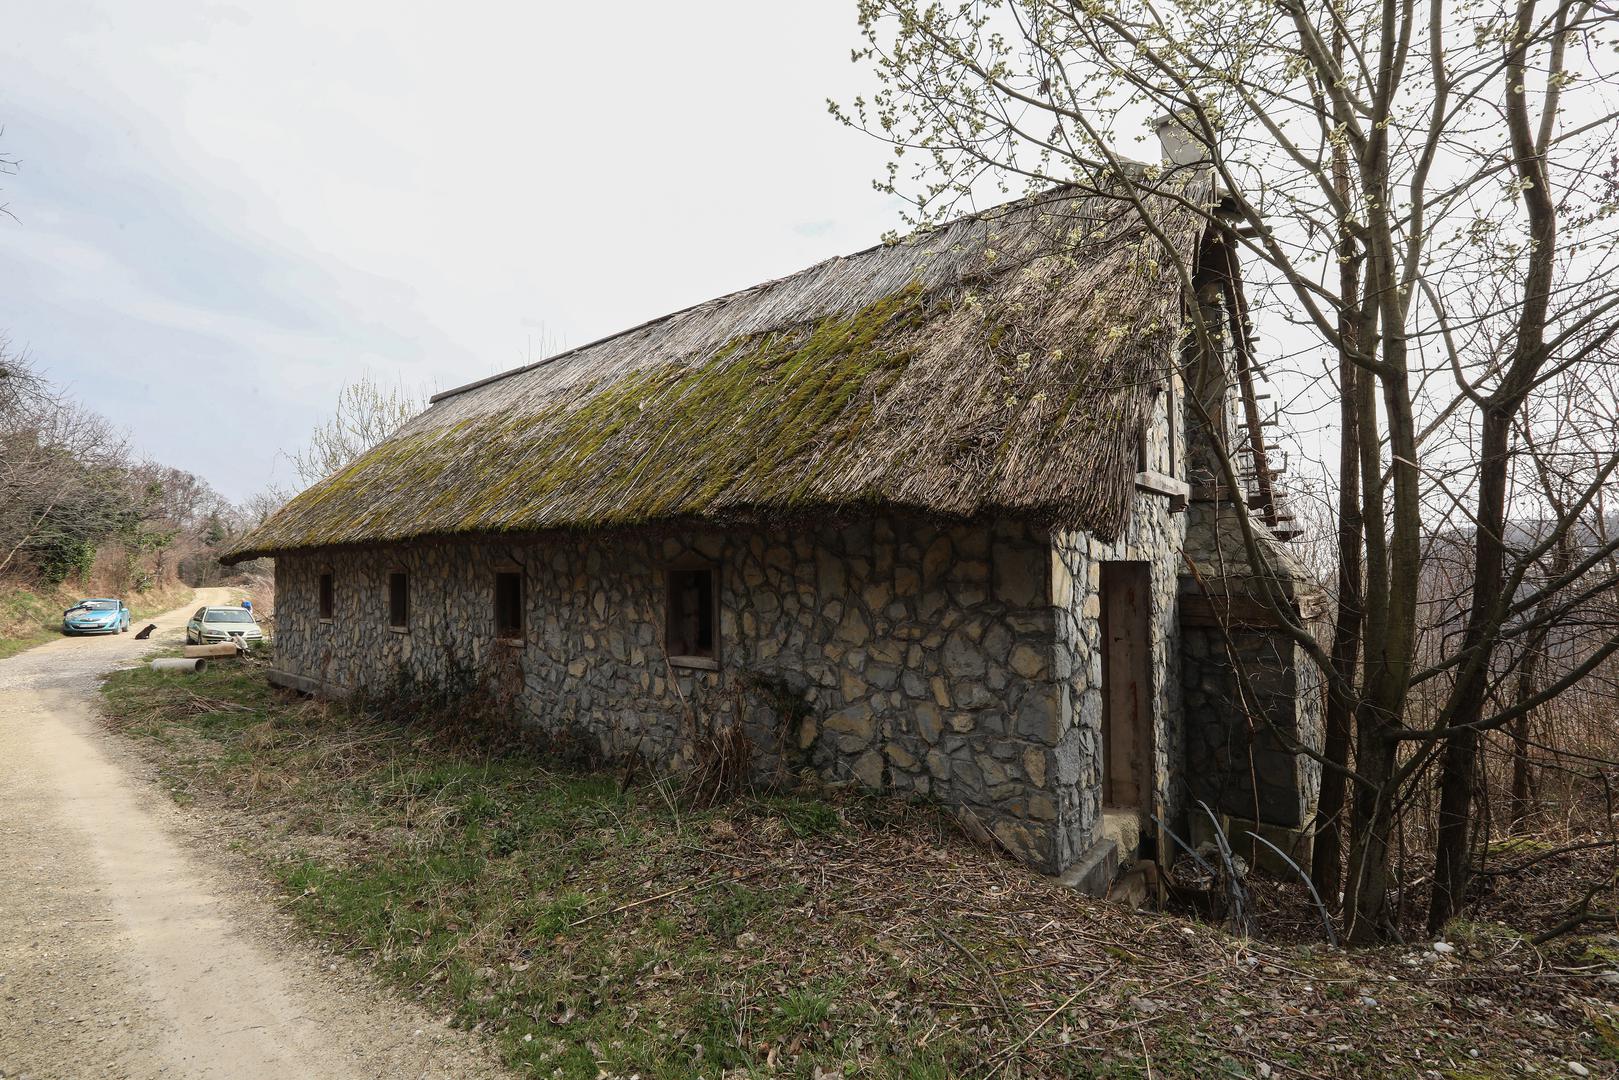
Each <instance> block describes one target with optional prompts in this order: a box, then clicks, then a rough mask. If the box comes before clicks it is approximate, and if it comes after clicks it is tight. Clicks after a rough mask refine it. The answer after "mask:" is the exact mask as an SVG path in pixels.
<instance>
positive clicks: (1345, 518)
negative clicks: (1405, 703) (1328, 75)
mask: <svg viewBox="0 0 1619 1080" xmlns="http://www.w3.org/2000/svg"><path fill="white" fill-rule="evenodd" d="M1337 44H1338V42H1337V41H1336V38H1335V45H1337ZM1332 170H1333V182H1334V184H1335V185H1336V186H1337V188H1338V191H1339V193H1340V195H1341V196H1342V197H1344V198H1345V199H1346V200H1347V198H1348V195H1349V162H1348V160H1347V157H1346V155H1345V153H1344V151H1343V150H1342V148H1337V147H1335V148H1334V151H1333V162H1332ZM1338 236H1339V240H1338V258H1339V263H1338V265H1339V271H1338V279H1339V280H1338V285H1339V290H1338V291H1339V302H1340V304H1342V305H1343V306H1342V308H1341V309H1340V314H1339V319H1338V332H1339V334H1340V335H1341V337H1342V339H1343V340H1342V341H1341V343H1340V344H1339V347H1338V383H1339V418H1340V420H1341V423H1340V425H1339V432H1340V445H1339V448H1338V611H1337V615H1336V616H1335V618H1334V620H1333V627H1332V668H1333V673H1334V675H1335V676H1336V678H1335V679H1334V680H1329V681H1328V682H1329V691H1328V694H1327V711H1326V718H1325V727H1326V732H1325V739H1324V742H1323V745H1322V756H1323V757H1325V758H1326V762H1325V764H1324V765H1323V767H1322V771H1321V793H1320V796H1319V797H1318V800H1317V802H1316V818H1315V819H1316V830H1315V848H1314V850H1313V851H1312V853H1311V861H1310V880H1311V881H1312V882H1313V883H1314V884H1315V889H1316V892H1318V893H1320V894H1321V897H1322V899H1323V900H1325V901H1326V903H1327V904H1329V905H1331V906H1332V907H1334V908H1336V907H1337V906H1338V903H1339V897H1340V894H1341V893H1342V892H1343V811H1344V803H1345V801H1346V796H1347V794H1348V775H1347V772H1346V770H1347V768H1348V766H1349V743H1350V739H1351V738H1352V737H1353V731H1352V726H1353V718H1354V712H1355V702H1354V698H1353V695H1352V694H1351V693H1350V689H1349V688H1351V687H1353V686H1354V685H1355V668H1356V665H1357V662H1358V660H1359V658H1360V631H1361V605H1362V602H1363V601H1362V598H1361V591H1362V587H1361V572H1360V557H1361V555H1360V553H1361V530H1362V522H1361V510H1360V465H1361V462H1360V401H1361V399H1362V398H1364V397H1368V396H1369V395H1370V394H1371V393H1372V386H1371V380H1372V376H1371V374H1370V373H1368V372H1365V371H1363V370H1362V369H1361V367H1360V365H1359V364H1357V363H1356V362H1355V359H1354V352H1355V350H1356V348H1357V347H1358V342H1359V338H1360V335H1359V332H1358V331H1359V326H1360V317H1361V316H1360V311H1359V310H1358V307H1357V305H1356V303H1355V298H1356V297H1357V296H1358V295H1359V293H1360V259H1359V256H1358V252H1357V248H1356V245H1355V242H1354V239H1353V237H1352V235H1351V233H1350V231H1349V229H1348V227H1347V225H1344V226H1340V228H1339V232H1338ZM1335 766H1336V767H1335Z"/></svg>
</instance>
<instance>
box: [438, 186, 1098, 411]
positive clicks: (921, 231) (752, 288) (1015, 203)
mask: <svg viewBox="0 0 1619 1080" xmlns="http://www.w3.org/2000/svg"><path fill="white" fill-rule="evenodd" d="M1087 190H1089V189H1087V188H1086V187H1085V186H1084V185H1082V184H1078V183H1067V184H1055V185H1053V186H1051V187H1049V188H1046V189H1045V190H1043V191H1038V192H1034V193H1031V194H1028V195H1023V196H1020V197H1019V198H1016V199H1009V200H1007V201H1006V202H1003V203H996V204H995V205H994V206H988V207H985V208H984V209H982V210H975V211H973V212H972V213H969V214H962V215H961V216H960V217H954V218H951V219H950V220H949V221H944V222H940V223H938V224H936V225H924V226H921V227H919V228H917V229H914V230H913V231H911V232H909V233H907V234H906V235H905V236H903V237H901V238H900V239H898V240H894V241H887V240H879V241H878V242H877V243H875V244H871V245H869V246H867V247H863V248H860V249H859V250H858V251H851V252H849V253H847V254H844V255H833V256H830V257H828V258H825V259H822V260H820V261H819V262H814V263H810V264H809V265H808V266H805V267H802V268H801V269H798V270H794V271H793V272H792V273H790V274H783V275H781V276H780V277H774V278H770V279H769V280H766V281H760V282H756V283H754V284H752V285H748V286H746V287H744V288H741V289H734V290H732V291H731V292H728V293H721V294H720V295H719V296H711V297H709V298H708V299H707V300H701V301H698V302H697V303H695V304H688V305H686V306H685V307H683V308H677V309H676V310H674V311H671V312H668V313H667V314H664V315H658V316H656V317H654V318H651V319H646V320H643V321H642V322H638V323H636V324H635V325H634V326H628V327H625V328H624V329H623V330H616V331H614V332H613V333H611V334H605V335H603V336H602V337H599V338H593V339H592V340H590V341H587V342H585V343H584V344H582V345H575V346H573V347H572V348H570V349H564V350H562V351H561V352H558V353H552V354H551V355H550V356H545V357H541V358H540V359H538V360H535V361H533V362H532V363H528V364H522V365H520V366H518V367H514V368H511V369H509V370H506V371H500V372H496V373H495V374H493V375H485V376H484V377H483V378H481V379H474V380H472V381H471V382H467V383H462V384H461V385H460V386H454V387H451V388H450V389H448V390H441V391H439V392H438V393H436V394H434V395H432V396H431V397H429V398H428V399H427V403H428V405H429V406H433V405H437V404H438V403H439V402H441V401H446V400H448V399H450V398H453V397H458V396H460V395H462V394H466V393H470V392H471V391H473V390H479V389H482V388H483V387H485V386H489V385H491V384H493V383H497V382H502V381H504V380H506V379H510V378H513V377H515V376H517V375H522V374H525V373H527V372H530V371H534V370H536V369H537V368H542V367H544V366H546V365H547V364H550V363H552V362H554V361H557V360H563V359H566V358H567V357H570V356H574V355H576V354H578V353H582V352H584V351H585V350H586V349H593V348H595V347H596V346H598V345H603V344H606V343H607V342H609V341H616V340H618V339H619V338H621V337H626V336H628V335H630V334H633V333H636V332H637V331H640V330H645V329H647V328H648V327H652V326H657V325H659V324H660V323H665V322H669V321H670V320H671V319H678V318H679V317H680V316H682V315H686V314H689V313H690V312H693V311H697V310H699V309H701V308H705V307H707V306H709V305H710V304H720V303H725V302H728V301H731V300H735V299H737V298H739V297H743V296H748V295H751V294H753V293H757V292H761V291H763V290H765V289H771V288H774V287H776V286H777V285H780V284H782V283H783V282H787V281H791V280H792V279H793V278H796V277H801V276H803V275H805V274H808V273H810V272H811V271H812V270H815V269H817V268H818V267H822V266H826V265H827V264H828V263H835V262H843V261H845V260H848V259H858V258H861V257H863V256H866V255H870V254H871V253H872V252H874V251H881V250H884V249H886V248H892V247H898V246H899V245H902V244H907V243H912V242H916V241H920V240H922V239H924V238H926V237H927V236H930V235H932V234H933V233H937V232H940V231H942V230H944V229H947V228H950V227H952V226H955V225H959V224H961V223H962V222H966V221H973V220H988V219H989V218H990V217H991V215H994V214H997V213H1001V214H1005V213H1011V212H1013V211H1014V210H1016V209H1020V208H1022V207H1024V206H1029V205H1033V204H1035V203H1038V202H1042V201H1044V200H1047V199H1058V198H1062V197H1064V196H1065V195H1068V194H1072V193H1075V192H1084V191H1087ZM1092 193H1093V194H1095V193H1098V192H1094V191H1093V192H1092Z"/></svg>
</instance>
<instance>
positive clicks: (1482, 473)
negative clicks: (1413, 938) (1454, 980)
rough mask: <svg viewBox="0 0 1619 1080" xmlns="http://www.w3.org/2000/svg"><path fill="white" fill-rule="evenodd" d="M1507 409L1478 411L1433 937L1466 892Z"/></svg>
mask: <svg viewBox="0 0 1619 1080" xmlns="http://www.w3.org/2000/svg"><path fill="white" fill-rule="evenodd" d="M1510 433H1511V417H1510V414H1504V413H1503V412H1501V411H1499V410H1494V409H1491V410H1487V411H1486V412H1485V413H1484V432H1483V438H1482V439H1481V440H1480V444H1481V445H1480V447H1479V494H1478V514H1477V522H1478V525H1477V528H1476V529H1475V531H1474V534H1473V550H1474V555H1473V598H1472V602H1471V605H1470V610H1469V612H1468V616H1467V630H1466V632H1465V634H1464V635H1463V637H1462V650H1463V652H1464V653H1472V658H1471V659H1470V660H1469V661H1468V663H1467V664H1465V665H1464V666H1463V668H1462V671H1461V673H1460V674H1459V675H1458V676H1457V685H1456V691H1455V697H1454V698H1453V703H1454V704H1453V712H1452V716H1453V725H1452V730H1451V731H1450V732H1448V733H1447V734H1446V736H1445V750H1444V759H1443V764H1442V765H1441V768H1440V778H1439V832H1438V836H1437V839H1436V841H1435V844H1434V883H1433V894H1432V899H1431V901H1430V903H1429V905H1428V932H1429V933H1430V934H1437V933H1439V932H1440V931H1441V930H1443V929H1444V926H1445V923H1446V922H1448V921H1449V920H1450V918H1451V916H1453V915H1455V914H1456V912H1457V911H1458V910H1460V908H1461V905H1462V901H1463V900H1464V899H1465V897H1466V892H1467V874H1468V868H1469V867H1468V864H1469V860H1470V859H1471V858H1472V853H1471V852H1470V851H1469V850H1468V849H1469V838H1470V832H1471V830H1470V827H1469V826H1470V824H1471V820H1472V810H1473V782H1474V774H1475V773H1476V772H1477V769H1478V738H1479V733H1478V728H1477V727H1475V726H1473V725H1475V724H1477V723H1478V721H1479V719H1480V718H1481V717H1482V716H1483V713H1484V697H1485V692H1486V690H1487V689H1488V687H1489V676H1490V658H1491V656H1492V654H1493V652H1494V649H1493V647H1492V646H1493V640H1494V637H1495V627H1496V623H1497V621H1498V619H1497V617H1496V614H1495V612H1496V609H1497V608H1498V607H1499V604H1500V592H1501V587H1502V574H1503V567H1504V566H1505V563H1506V545H1505V543H1504V542H1503V537H1502V533H1503V532H1504V531H1505V528H1506V498H1507V460H1508V459H1507V450H1508V436H1509V435H1510Z"/></svg>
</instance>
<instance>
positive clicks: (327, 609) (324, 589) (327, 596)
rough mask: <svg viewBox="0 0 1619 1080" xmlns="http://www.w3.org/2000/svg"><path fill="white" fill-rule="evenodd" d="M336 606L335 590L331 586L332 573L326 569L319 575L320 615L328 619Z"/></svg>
mask: <svg viewBox="0 0 1619 1080" xmlns="http://www.w3.org/2000/svg"><path fill="white" fill-rule="evenodd" d="M336 606H337V604H336V597H335V590H334V589H333V588H332V573H331V571H330V570H328V571H327V572H326V573H324V574H322V575H321V576H320V617H321V618H323V619H330V618H331V617H332V611H333V609H334V608H336Z"/></svg>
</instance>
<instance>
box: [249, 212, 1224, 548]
mask: <svg viewBox="0 0 1619 1080" xmlns="http://www.w3.org/2000/svg"><path fill="white" fill-rule="evenodd" d="M1153 204H1154V205H1153V206H1152V217H1153V220H1154V222H1155V224H1156V225H1157V226H1158V228H1159V229H1160V230H1161V231H1162V232H1163V233H1164V235H1166V236H1167V237H1168V240H1169V243H1170V244H1171V245H1172V246H1173V247H1174V249H1175V252H1174V253H1175V255H1176V256H1178V257H1179V258H1180V259H1183V260H1186V261H1190V259H1191V257H1192V255H1193V253H1194V251H1195V249H1196V245H1197V243H1198V239H1199V237H1200V235H1201V232H1202V222H1203V218H1202V217H1201V215H1200V214H1199V213H1198V212H1197V211H1196V210H1194V209H1193V208H1191V207H1189V206H1186V205H1184V204H1182V203H1181V202H1180V200H1179V199H1172V198H1169V197H1159V198H1155V199H1154V200H1153ZM1175 261H1176V260H1175V259H1174V258H1171V257H1170V253H1169V252H1166V251H1165V249H1164V246H1163V244H1162V242H1161V241H1160V240H1159V239H1157V238H1156V237H1154V236H1153V235H1151V234H1150V233H1149V231H1148V230H1147V229H1146V228H1144V227H1143V224H1142V222H1141V220H1140V218H1139V216H1138V215H1137V213H1136V211H1135V210H1134V208H1133V207H1132V205H1131V204H1130V203H1129V202H1128V201H1123V200H1121V199H1119V198H1116V197H1110V196H1108V195H1103V194H1097V193H1094V192H1092V193H1082V192H1080V191H1078V190H1077V189H1062V190H1058V191H1053V192H1048V193H1045V194H1043V195H1040V196H1037V197H1033V198H1030V199H1026V200H1021V201H1019V202H1016V203H1011V204H1008V205H1007V206H1003V207H999V208H997V209H995V210H990V211H986V212H983V213H980V214H976V215H973V216H971V217H966V218H962V219H960V220H958V221H955V222H953V223H951V224H949V225H946V226H943V227H941V228H939V229H937V230H933V231H930V232H927V233H923V234H919V235H917V236H913V237H911V238H908V239H906V240H902V241H900V242H898V243H895V244H890V245H885V246H881V247H876V248H872V249H870V250H867V251H863V252H860V253H859V254H856V255H851V256H848V257H846V258H837V259H831V260H829V261H827V262H823V263H821V264H819V265H817V266H812V267H810V268H809V269H807V270H804V271H802V272H801V273H798V274H795V275H793V276H791V277H788V278H783V279H781V280H779V281H772V282H768V283H766V284H763V285H758V286H755V287H754V288H751V289H746V290H744V291H742V292H738V293H733V294H731V295H729V296H725V297H721V298H720V299H717V300H712V301H709V302H708V303H705V304H699V305H697V306H696V307H693V308H689V309H687V310H685V311H681V312H678V313H676V314H673V315H669V316H667V317H665V318H662V319H658V320H656V321H654V322H650V323H647V324H645V325H642V326H639V327H636V328H634V329H632V330H628V331H625V332H624V333H621V334H618V335H615V336H613V337H610V338H606V339H604V340H602V341H598V342H596V343H594V344H591V345H586V346H584V347H582V348H578V349H574V350H572V351H569V352H566V353H563V354H560V355H558V356H554V357H551V358H549V359H546V360H543V361H541V362H539V363H537V364H532V365H529V366H528V367H525V368H521V369H518V370H516V371H512V372H508V373H507V374H505V375H501V376H497V377H495V378H493V379H487V380H484V381H483V382H480V383H474V384H472V385H471V386H468V387H463V388H461V389H459V390H454V391H450V392H448V393H445V394H440V395H439V396H438V397H436V398H434V402H433V405H432V407H431V408H429V409H428V410H427V411H426V412H424V413H422V414H421V415H420V416H418V417H417V418H416V419H414V420H413V421H411V422H410V423H409V424H408V425H406V426H405V427H404V428H403V429H402V430H401V431H400V432H399V433H398V434H397V435H395V436H394V437H393V438H391V439H389V440H388V441H386V442H384V443H382V444H381V445H379V446H377V447H375V448H374V449H372V450H371V451H369V452H368V453H366V454H365V455H363V456H362V457H360V458H359V459H358V460H356V461H355V462H353V463H352V464H351V465H349V466H348V467H347V468H345V469H343V470H342V471H341V472H339V473H337V474H336V475H334V476H331V477H329V478H327V479H326V480H323V481H322V482H320V483H319V484H316V485H315V486H314V487H312V488H310V489H309V490H307V491H305V492H304V493H303V494H301V495H299V496H298V497H297V498H295V499H293V500H292V501H291V502H290V503H288V504H287V506H286V507H285V508H284V509H282V510H281V511H280V513H278V514H276V515H275V516H274V517H272V518H271V519H270V520H269V521H268V522H266V523H265V524H264V525H263V526H262V527H260V528H259V529H257V530H256V531H254V532H253V533H251V534H250V535H248V536H247V537H246V538H245V539H244V540H243V541H242V542H241V544H240V545H239V546H238V547H237V548H236V549H235V550H234V551H233V552H232V553H231V558H233V559H245V558H249V557H253V556H257V555H266V554H273V553H275V552H278V551H288V550H294V549H300V548H312V547H322V546H327V545H338V544H355V543H378V542H391V541H398V540H405V539H409V538H413V537H427V536H445V535H455V534H473V533H482V534H489V533H511V532H535V531H543V530H550V529H559V528H612V527H623V526H632V525H641V524H647V523H651V522H667V521H701V522H713V523H720V524H728V523H740V522H765V521H774V520H780V519H782V518H783V517H787V516H797V515H802V514H805V513H808V512H812V511H813V512H815V513H824V512H828V511H831V512H838V511H854V510H857V509H861V508H869V507H874V506H887V507H892V508H895V509H901V510H906V511H912V512H921V513H925V514H932V515H939V516H949V517H971V516H976V515H983V514H1009V515H1018V516H1022V517H1026V518H1030V519H1033V520H1038V521H1041V522H1043V523H1047V524H1052V525H1058V526H1063V527H1068V528H1082V529H1089V530H1092V531H1093V532H1096V533H1098V534H1100V535H1102V536H1104V537H1111V536H1113V535H1116V534H1117V532H1118V531H1119V529H1120V528H1121V527H1122V525H1123V523H1124V521H1125V519H1126V517H1127V515H1128V512H1129V505H1130V499H1131V494H1132V490H1133V489H1132V481H1133V477H1134V473H1135V470H1136V445H1137V439H1138V435H1139V432H1140V430H1141V427H1142V424H1143V423H1144V422H1145V418H1146V416H1147V415H1148V414H1149V406H1150V402H1151V393H1152V390H1153V388H1154V387H1155V386H1156V385H1158V384H1160V383H1161V382H1162V381H1163V379H1164V378H1165V377H1166V375H1167V373H1168V371H1169V368H1170V366H1171V364H1172V363H1173V361H1174V358H1175V356H1176V355H1177V350H1178V346H1179V341H1180V335H1181V326H1182V296H1181V288H1180V284H1179V278H1178V275H1177V273H1176V271H1175V268H1174V264H1175Z"/></svg>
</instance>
